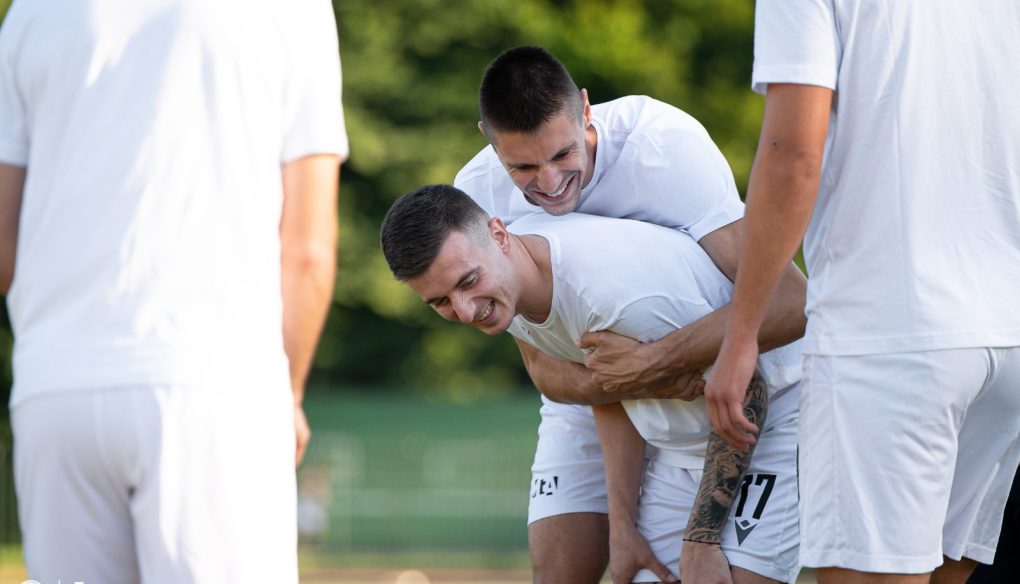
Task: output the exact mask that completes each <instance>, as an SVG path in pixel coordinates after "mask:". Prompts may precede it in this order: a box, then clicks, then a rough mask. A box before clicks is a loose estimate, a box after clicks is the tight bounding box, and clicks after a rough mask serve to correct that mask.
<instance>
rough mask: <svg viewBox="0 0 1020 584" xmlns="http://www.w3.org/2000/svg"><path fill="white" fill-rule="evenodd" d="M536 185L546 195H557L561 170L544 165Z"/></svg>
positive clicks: (541, 167) (536, 179)
mask: <svg viewBox="0 0 1020 584" xmlns="http://www.w3.org/2000/svg"><path fill="white" fill-rule="evenodd" d="M535 184H536V186H537V187H538V188H539V189H540V190H541V191H542V192H544V193H547V194H549V193H555V192H556V190H557V189H559V188H560V173H559V170H558V169H557V168H556V167H555V166H553V165H551V164H543V165H542V166H540V167H539V169H538V175H537V176H536V177H535Z"/></svg>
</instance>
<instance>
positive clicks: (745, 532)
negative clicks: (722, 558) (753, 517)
mask: <svg viewBox="0 0 1020 584" xmlns="http://www.w3.org/2000/svg"><path fill="white" fill-rule="evenodd" d="M733 527H736V528H737V545H743V543H744V540H745V539H747V536H749V535H751V532H752V531H754V528H755V527H758V524H757V523H751V522H750V521H748V520H747V519H741V520H740V521H737V520H736V519H734V520H733Z"/></svg>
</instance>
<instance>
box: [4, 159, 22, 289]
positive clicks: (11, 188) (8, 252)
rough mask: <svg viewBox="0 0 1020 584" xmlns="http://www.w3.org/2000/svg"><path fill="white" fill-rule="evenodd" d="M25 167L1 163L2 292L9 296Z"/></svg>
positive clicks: (12, 277)
mask: <svg viewBox="0 0 1020 584" xmlns="http://www.w3.org/2000/svg"><path fill="white" fill-rule="evenodd" d="M27 170H28V169H26V168H25V167H24V166H11V165H9V164H3V163H0V292H2V293H4V294H7V292H8V291H9V290H10V288H11V281H12V280H13V279H14V260H15V257H16V256H17V249H18V222H19V219H20V217H21V198H22V196H23V194H24V190H25V175H26V174H27Z"/></svg>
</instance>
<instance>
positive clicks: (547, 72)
mask: <svg viewBox="0 0 1020 584" xmlns="http://www.w3.org/2000/svg"><path fill="white" fill-rule="evenodd" d="M567 108H577V112H578V116H580V115H581V96H580V91H579V90H578V89H577V85H576V84H575V83H574V80H573V79H571V77H570V73H568V72H567V69H566V67H564V66H563V63H560V62H559V60H558V59H556V57H554V56H553V55H552V53H550V52H549V51H547V50H545V49H543V48H542V47H514V48H512V49H507V50H506V51H504V52H503V53H502V54H500V55H499V56H498V57H496V58H495V59H494V60H493V61H492V63H490V64H489V67H488V68H487V69H486V70H485V75H484V76H483V77H482V85H481V87H480V88H479V91H478V109H479V114H480V115H481V119H482V125H483V126H484V128H485V130H486V132H488V131H490V130H495V131H497V132H515V133H516V132H521V133H526V134H530V133H533V132H536V131H537V130H538V128H539V127H540V126H541V125H542V124H543V123H545V122H547V121H549V120H550V119H552V118H553V117H554V116H555V115H557V114H558V113H560V112H561V111H564V110H565V109H567Z"/></svg>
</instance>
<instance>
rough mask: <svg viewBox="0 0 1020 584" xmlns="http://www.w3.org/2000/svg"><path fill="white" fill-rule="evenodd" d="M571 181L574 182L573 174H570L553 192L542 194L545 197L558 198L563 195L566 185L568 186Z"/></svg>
mask: <svg viewBox="0 0 1020 584" xmlns="http://www.w3.org/2000/svg"><path fill="white" fill-rule="evenodd" d="M572 182H574V177H573V175H571V177H570V178H568V179H567V180H566V181H564V182H563V184H562V185H560V188H559V189H557V190H556V191H555V192H552V193H542V195H543V196H545V197H546V198H547V199H558V198H560V197H562V196H563V193H565V192H567V187H569V186H570V183H572Z"/></svg>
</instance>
